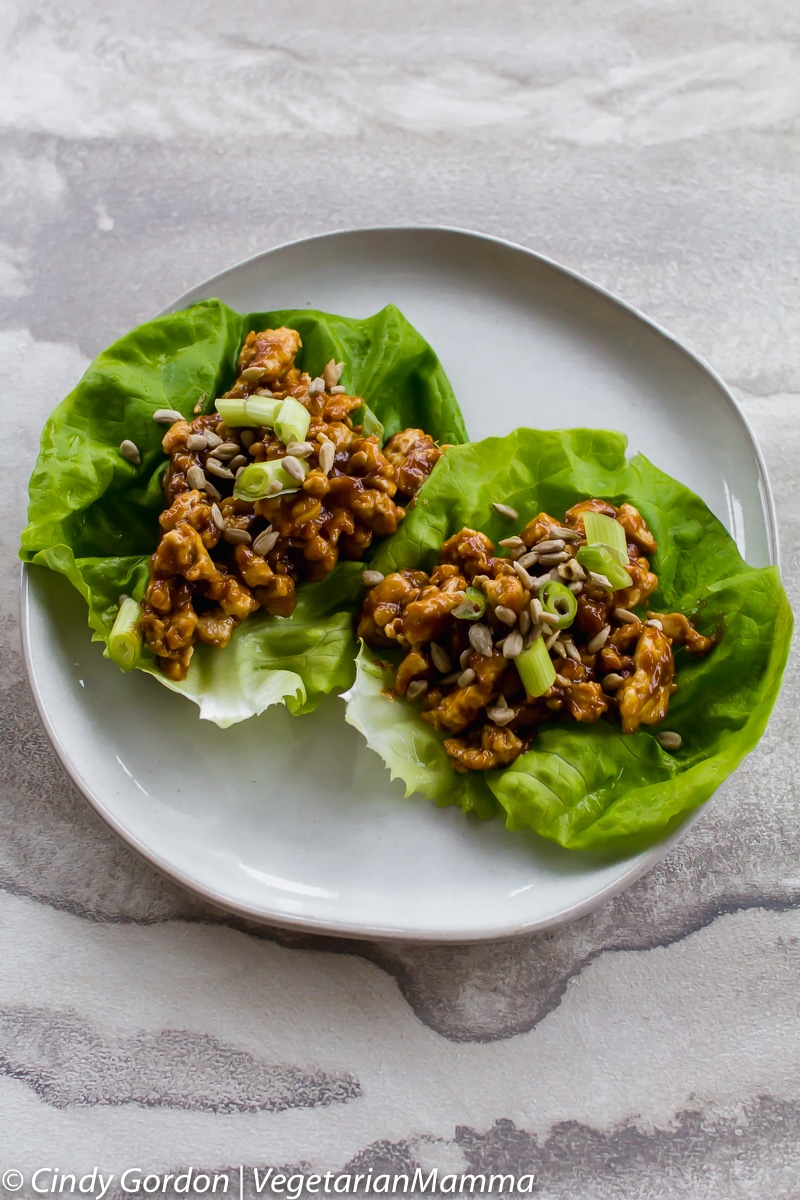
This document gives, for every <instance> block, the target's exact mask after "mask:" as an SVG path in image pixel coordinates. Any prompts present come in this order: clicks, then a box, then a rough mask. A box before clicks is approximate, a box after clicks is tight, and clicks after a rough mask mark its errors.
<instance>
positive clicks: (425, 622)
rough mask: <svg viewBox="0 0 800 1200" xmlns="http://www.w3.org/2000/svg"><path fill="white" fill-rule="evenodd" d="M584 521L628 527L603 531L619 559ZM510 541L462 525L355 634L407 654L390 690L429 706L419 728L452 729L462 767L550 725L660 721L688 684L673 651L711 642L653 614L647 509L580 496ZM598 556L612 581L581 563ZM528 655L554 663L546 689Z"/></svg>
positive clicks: (486, 760) (374, 603)
mask: <svg viewBox="0 0 800 1200" xmlns="http://www.w3.org/2000/svg"><path fill="white" fill-rule="evenodd" d="M587 514H598V515H600V516H603V517H605V518H610V519H611V520H612V521H614V522H616V523H617V524H618V526H619V527H620V529H617V530H615V529H613V528H612V527H610V526H609V527H606V528H607V529H610V531H611V532H612V533H614V534H616V537H615V538H612V541H613V542H614V543H615V545H616V547H617V548H616V551H615V553H616V555H617V557H616V558H614V556H613V553H611V547H608V546H602V545H600V544H598V543H595V542H594V541H593V542H592V546H591V547H590V546H587V533H586V528H585V524H584V522H585V520H586V517H587ZM593 519H594V518H590V522H589V523H590V524H591V521H592V520H593ZM500 545H501V547H502V548H503V549H504V550H505V554H503V555H498V554H497V553H496V552H495V547H494V545H493V543H492V542H491V541H490V540H489V538H488V537H487V536H486V535H485V534H483V533H479V532H477V531H476V530H474V529H462V530H460V531H459V532H458V533H456V534H454V536H453V537H451V538H449V539H448V541H446V542H445V544H444V545H443V546H442V550H441V554H440V558H439V563H438V565H437V566H435V567H434V569H433V571H432V572H431V573H430V574H426V573H425V572H424V571H417V570H404V571H397V572H395V573H393V574H391V575H387V576H385V577H384V578H383V579H382V580H381V581H380V582H378V583H376V584H375V585H374V586H373V587H371V588H370V590H369V591H368V593H367V595H366V597H365V600H364V603H363V607H362V610H361V616H360V622H359V628H358V632H359V634H360V636H361V637H362V638H364V639H365V641H366V642H367V643H368V644H369V645H370V646H374V647H386V646H393V647H397V648H399V649H401V650H402V651H403V652H404V657H403V660H402V661H401V663H400V665H399V667H398V669H397V673H396V677H395V680H394V685H393V692H394V695H396V696H405V697H406V698H407V699H409V700H411V701H413V702H416V703H419V705H420V707H421V717H422V720H423V721H427V722H428V723H429V724H430V725H432V726H433V727H434V729H436V730H438V731H440V732H441V733H444V734H445V735H446V737H445V739H444V747H445V750H446V751H447V753H448V755H449V756H450V758H451V760H452V763H453V766H454V767H455V768H456V770H459V771H486V770H491V769H493V768H497V767H503V766H506V765H508V764H509V763H511V762H513V761H514V760H515V759H516V758H518V757H519V755H520V754H522V753H523V752H524V751H525V750H526V749H527V748H528V747H529V745H530V744H531V741H532V740H533V738H534V737H535V735H536V732H537V730H538V728H539V726H540V725H542V724H543V722H545V721H548V720H551V719H553V718H561V719H563V720H571V721H579V722H584V723H587V722H593V721H598V720H600V719H601V718H602V719H604V720H609V721H614V722H619V723H620V724H621V726H622V731H623V732H624V733H634V732H635V731H636V730H637V729H639V728H640V726H642V725H646V726H652V725H657V724H658V723H659V722H661V721H663V720H664V718H665V717H666V715H667V712H668V709H669V701H670V697H671V696H672V695H673V694H674V692H675V691H676V690H677V686H678V685H677V683H676V678H675V676H676V663H675V656H674V650H675V647H683V648H684V649H685V652H688V653H689V654H691V655H694V656H699V657H702V656H704V655H706V654H708V653H709V651H710V650H711V649H712V648H713V646H714V644H715V640H714V639H713V638H709V637H705V636H703V635H702V634H700V633H698V632H697V630H696V629H694V627H693V626H692V623H691V621H690V620H689V619H688V617H686V616H684V615H683V614H682V613H659V612H654V611H650V610H649V609H648V608H647V602H648V599H649V597H650V596H652V594H653V593H654V592H655V591H656V589H657V587H658V577H657V576H656V575H655V574H654V573H653V571H652V570H651V569H650V561H649V558H648V555H650V554H653V553H655V551H656V550H657V549H658V547H657V545H656V541H655V539H654V537H653V535H652V533H651V532H650V530H649V529H648V528H647V525H646V523H645V521H644V519H643V517H642V515H641V513H639V512H638V510H637V509H636V508H634V507H633V505H631V504H622V505H621V506H619V507H616V506H615V505H613V504H610V503H609V502H608V501H606V500H600V499H590V500H584V501H581V502H580V503H579V504H576V505H574V506H573V507H572V508H571V509H569V511H568V512H567V513H566V514H565V516H564V520H563V522H558V521H556V520H555V519H554V518H553V517H551V516H550V515H549V514H548V513H544V512H542V513H539V515H538V516H536V517H535V518H534V519H533V520H532V521H529V522H528V524H527V525H526V526H525V528H524V529H523V530H522V532H521V533H520V534H519V535H514V536H511V537H508V538H505V539H503V541H502V542H501V543H500ZM623 546H624V547H625V549H624V550H623V549H622V547H623ZM584 548H585V550H584ZM582 550H584V553H581V551H582ZM587 551H589V555H588V558H587V553H586V552H587ZM598 552H599V553H600V554H602V555H605V556H606V559H607V561H608V563H609V567H608V569H609V571H610V572H611V573H612V574H614V575H615V581H614V582H612V581H611V580H610V579H609V578H608V576H607V575H606V574H605V573H603V572H601V571H599V570H595V569H593V567H590V568H587V567H586V566H583V565H582V563H581V562H580V561H579V555H580V557H581V558H582V559H583V560H584V561H587V562H590V563H592V562H593V560H592V554H595V555H596V554H597V553H598ZM623 560H624V561H623ZM612 568H613V570H612ZM620 571H621V572H622V574H621V575H619V572H620ZM616 576H619V577H618V578H617V577H616ZM635 609H638V610H639V611H638V612H637V611H633V610H635ZM537 643H541V644H542V647H541V648H537ZM532 656H533V657H537V658H544V676H545V678H546V679H549V680H552V682H548V683H547V684H546V686H544V687H543V688H542V689H541V691H540V692H539V693H538V694H530V691H529V690H528V689H527V688H526V686H525V684H524V683H523V677H529V676H527V675H526V671H525V670H524V669H523V667H524V664H525V662H526V658H527V659H528V660H530V659H531V657H532ZM548 660H549V661H548ZM551 663H552V666H551V665H550V664H551ZM541 665H542V664H541V662H540V663H539V667H541ZM553 676H554V678H553ZM534 690H536V689H534ZM665 736H669V737H671V738H673V739H674V738H676V737H677V735H675V734H670V735H665ZM679 741H680V739H678V742H679Z"/></svg>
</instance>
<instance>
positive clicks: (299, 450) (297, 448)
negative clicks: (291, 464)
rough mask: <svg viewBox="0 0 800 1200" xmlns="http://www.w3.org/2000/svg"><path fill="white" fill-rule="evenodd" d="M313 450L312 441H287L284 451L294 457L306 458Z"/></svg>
mask: <svg viewBox="0 0 800 1200" xmlns="http://www.w3.org/2000/svg"><path fill="white" fill-rule="evenodd" d="M313 450H314V445H313V443H312V442H289V443H288V445H287V446H286V453H287V454H291V455H292V456H293V457H294V458H308V456H309V454H311V453H313Z"/></svg>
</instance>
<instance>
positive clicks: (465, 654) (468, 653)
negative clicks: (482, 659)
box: [458, 646, 472, 669]
mask: <svg viewBox="0 0 800 1200" xmlns="http://www.w3.org/2000/svg"><path fill="white" fill-rule="evenodd" d="M471 658H472V646H467V648H466V650H462V651H461V653H460V654H459V656H458V661H459V662H460V663H461V666H462V667H464V668H465V669H466V666H467V663H468V662H469V660H470V659H471Z"/></svg>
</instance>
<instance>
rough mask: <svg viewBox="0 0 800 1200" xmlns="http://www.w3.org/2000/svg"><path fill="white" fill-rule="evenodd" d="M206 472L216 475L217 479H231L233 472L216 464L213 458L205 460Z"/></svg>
mask: <svg viewBox="0 0 800 1200" xmlns="http://www.w3.org/2000/svg"><path fill="white" fill-rule="evenodd" d="M206 470H207V471H210V472H211V474H212V475H216V476H217V478H218V479H233V471H230V470H229V469H228V468H227V467H225V466H223V465H222V463H221V462H217V460H216V459H215V458H207V459H206Z"/></svg>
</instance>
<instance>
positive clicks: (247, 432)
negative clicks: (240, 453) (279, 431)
mask: <svg viewBox="0 0 800 1200" xmlns="http://www.w3.org/2000/svg"><path fill="white" fill-rule="evenodd" d="M255 440H256V435H255V434H254V433H253V430H252V429H243V430H242V432H241V433H240V434H239V441H240V442H241V443H242V445H243V446H244V448H245V450H249V449H250V447H251V446H252V444H253V442H254V441H255Z"/></svg>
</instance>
